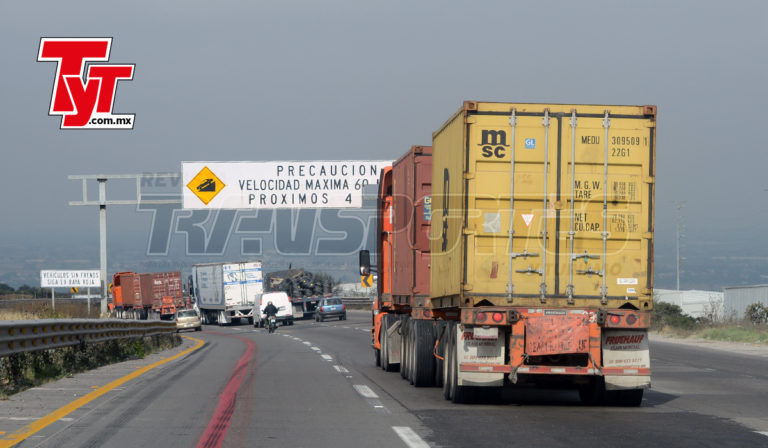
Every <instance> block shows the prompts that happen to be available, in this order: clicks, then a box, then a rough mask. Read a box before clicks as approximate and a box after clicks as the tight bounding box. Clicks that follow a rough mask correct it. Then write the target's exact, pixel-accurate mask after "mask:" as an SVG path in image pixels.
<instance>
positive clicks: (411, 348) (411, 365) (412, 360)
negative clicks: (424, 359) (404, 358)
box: [407, 319, 418, 384]
mask: <svg viewBox="0 0 768 448" xmlns="http://www.w3.org/2000/svg"><path fill="white" fill-rule="evenodd" d="M417 323H418V321H417V320H413V319H411V325H410V328H409V329H408V372H407V374H408V382H410V383H411V384H414V375H415V374H416V340H417V339H418V335H417V334H416V331H417V330H416V324H417Z"/></svg>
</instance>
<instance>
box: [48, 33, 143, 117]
mask: <svg viewBox="0 0 768 448" xmlns="http://www.w3.org/2000/svg"><path fill="white" fill-rule="evenodd" d="M111 48H112V38H111V37H98V38H62V37H43V38H41V39H40V50H39V52H38V56H37V60H38V62H56V77H55V78H54V80H53V94H52V96H51V108H50V110H49V111H48V115H61V129H133V119H134V118H135V115H134V114H121V115H114V114H113V113H112V107H113V106H114V104H115V93H116V91H117V81H118V80H121V79H128V80H131V79H133V72H134V68H135V67H136V64H94V63H92V62H90V61H108V60H109V52H110V50H111ZM86 62H88V64H87V65H86Z"/></svg>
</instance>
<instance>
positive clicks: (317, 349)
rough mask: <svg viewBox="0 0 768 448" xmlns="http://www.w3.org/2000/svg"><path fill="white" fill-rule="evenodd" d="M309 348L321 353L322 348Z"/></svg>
mask: <svg viewBox="0 0 768 448" xmlns="http://www.w3.org/2000/svg"><path fill="white" fill-rule="evenodd" d="M309 348H311V349H312V350H314V351H316V352H319V351H320V347H309Z"/></svg>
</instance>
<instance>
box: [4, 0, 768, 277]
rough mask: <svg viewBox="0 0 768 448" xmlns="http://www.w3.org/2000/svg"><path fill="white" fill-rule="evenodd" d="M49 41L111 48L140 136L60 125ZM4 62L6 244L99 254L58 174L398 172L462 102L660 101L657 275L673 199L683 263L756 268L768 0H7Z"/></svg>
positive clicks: (139, 227) (668, 252) (84, 213)
mask: <svg viewBox="0 0 768 448" xmlns="http://www.w3.org/2000/svg"><path fill="white" fill-rule="evenodd" d="M43 36H46V37H113V42H112V51H111V55H110V62H111V63H120V62H122V63H135V64H136V69H135V75H134V79H133V80H132V81H120V83H119V84H118V88H117V96H116V100H115V105H114V111H115V112H116V113H133V114H135V115H136V118H135V128H134V129H133V130H131V131H104V130H97V131H93V130H73V131H63V130H60V129H59V125H60V118H59V117H56V116H48V109H49V106H50V100H51V88H52V84H53V78H54V74H55V64H54V63H49V62H45V63H43V62H37V52H38V47H39V44H40V38H41V37H43ZM0 55H2V61H3V62H2V67H1V68H0V99H1V100H2V101H1V103H0V104H2V107H0V139H1V140H0V147H1V148H2V150H1V151H2V155H3V158H2V162H0V176H1V177H0V179H2V185H4V186H5V188H4V189H3V193H2V194H0V205H2V208H1V210H2V212H1V213H2V218H1V219H0V247H2V246H3V245H7V244H10V243H14V242H18V241H23V240H25V239H32V240H37V241H47V240H49V239H50V241H52V243H51V244H55V242H56V241H63V240H66V241H67V242H68V243H70V244H71V243H77V242H79V241H81V242H82V244H83V245H93V244H95V242H96V241H97V232H98V220H97V214H96V210H95V209H83V208H78V207H70V206H68V205H67V202H68V201H70V200H76V199H79V196H80V185H79V184H77V183H75V182H73V181H69V180H67V175H70V174H96V173H110V174H118V173H140V172H156V171H178V170H179V169H180V162H181V161H182V160H275V159H278V160H280V159H283V160H284V159H297V160H314V159H329V160H349V159H377V160H379V159H394V158H396V157H398V156H399V155H401V154H402V153H403V152H404V151H405V150H406V149H407V148H408V147H409V146H410V145H413V144H430V141H431V135H432V132H433V131H434V130H436V129H437V128H438V127H439V126H440V125H441V124H442V123H443V122H444V121H445V120H446V119H447V118H448V117H449V116H450V115H451V114H452V113H453V112H455V111H456V110H457V109H458V108H459V106H460V105H461V103H462V101H463V100H488V101H519V102H558V103H596V104H600V103H606V104H656V105H658V107H659V118H658V119H659V121H658V146H657V178H656V179H657V180H656V182H657V210H656V211H657V219H656V224H657V241H658V242H659V243H660V244H659V245H658V247H657V260H663V259H666V260H667V261H668V260H669V258H670V257H672V256H673V245H672V243H673V236H674V226H673V221H674V220H673V210H674V207H673V202H674V201H686V202H687V205H686V208H685V220H686V224H687V229H686V237H685V238H686V250H688V251H689V252H691V253H693V252H695V253H700V252H697V251H699V250H700V249H702V248H704V247H706V245H707V244H713V245H714V246H712V247H715V249H713V253H712V254H709V255H712V256H713V257H716V256H724V257H726V260H728V259H730V258H728V257H740V256H752V257H757V258H756V259H757V260H758V262H761V263H763V264H764V265H766V266H768V263H766V260H768V258H766V255H767V253H766V252H767V251H766V248H768V236H766V234H767V232H766V224H768V191H767V190H768V176H766V174H765V173H766V166H768V155H766V144H765V140H766V137H765V129H766V124H765V123H766V121H765V120H766V118H765V116H764V115H763V111H764V110H765V109H766V107H768V73H767V72H768V3H766V2H765V1H734V2H703V1H685V2H683V1H646V2H617V1H601V2H598V1H548V2H523V1H519V2H514V1H509V0H504V1H482V2H458V1H454V2H445V1H415V2H402V1H387V2H367V1H359V0H358V1H338V0H331V1H325V2H317V1H290V0H287V1H282V2H259V1H217V2H210V1H206V2H200V1H159V2H156V1H134V2H127V3H126V2H109V1H103V0H101V1H81V2H60V1H40V2H32V1H15V0H9V1H4V2H2V3H0ZM112 210H114V212H112V211H110V232H111V237H112V238H115V237H119V236H121V235H125V236H126V238H129V237H131V236H133V237H137V238H139V237H140V238H144V239H146V234H147V231H148V226H149V224H148V223H149V218H148V216H147V215H146V214H140V213H136V211H135V208H131V207H125V208H123V209H118V208H114V209H112ZM701 253H703V254H704V256H697V257H698V258H700V260H698V261H702V260H701V259H706V258H707V256H708V253H707V252H706V250H704V252H701ZM89 255H92V256H97V254H89ZM3 256H5V255H3V254H2V253H0V257H3ZM734 259H735V258H734ZM717 260H718V259H714V260H713V261H712V263H714V264H717V263H719V262H718V261H717ZM720 262H722V261H720ZM767 273H768V272H767ZM760 282H763V283H765V282H768V280H765V279H763V280H761V279H760V278H755V279H754V281H753V283H760ZM667 286H669V285H667Z"/></svg>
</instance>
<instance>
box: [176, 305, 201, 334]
mask: <svg viewBox="0 0 768 448" xmlns="http://www.w3.org/2000/svg"><path fill="white" fill-rule="evenodd" d="M192 329H194V330H195V331H200V330H202V329H203V324H202V322H200V316H198V315H197V313H196V312H195V310H179V311H177V312H176V333H178V332H180V331H181V330H192Z"/></svg>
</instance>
